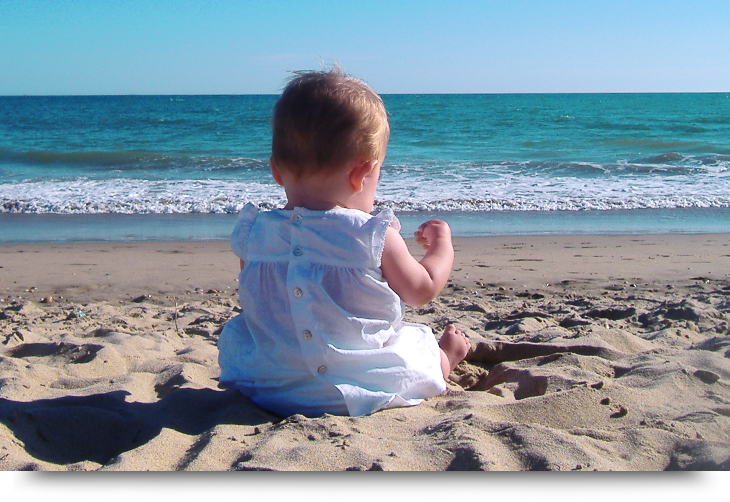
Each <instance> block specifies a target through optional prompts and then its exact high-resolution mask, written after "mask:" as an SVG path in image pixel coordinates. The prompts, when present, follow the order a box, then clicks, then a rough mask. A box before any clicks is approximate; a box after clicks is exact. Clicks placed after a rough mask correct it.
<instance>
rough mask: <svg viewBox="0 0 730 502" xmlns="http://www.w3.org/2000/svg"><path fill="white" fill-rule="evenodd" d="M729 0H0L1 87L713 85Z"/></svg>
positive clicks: (723, 52) (719, 85)
mask: <svg viewBox="0 0 730 502" xmlns="http://www.w3.org/2000/svg"><path fill="white" fill-rule="evenodd" d="M728 20H730V2H728V1H727V0H720V1H703V0H695V1H692V2H689V1H681V2H680V1H671V0H665V1H654V0H632V1H622V0H604V1H594V0H583V1H567V0H563V1H561V0H544V1H537V0H532V1H530V0H523V1H520V0H512V1H507V0H502V1H497V0H491V1H490V0H484V1H458V0H447V1H443V2H430V1H420V2H416V1H400V0H389V1H375V0H373V1H360V2H355V1H306V0H300V1H276V0H270V1H253V0H251V1H245V0H239V1H224V0H221V1H215V0H210V1H184V0H179V1H162V0H142V1H135V0H129V1H115V0H107V1H104V0H98V1H83V0H76V1H61V0H57V1H44V0H31V1H28V0H20V1H16V0H0V95H18V94H31V95H33V94H35V95H37V94H259V93H263V94H268V93H278V92H279V91H280V89H281V87H282V85H283V83H284V80H285V79H286V78H287V75H288V73H287V72H288V71H289V70H298V69H319V68H321V67H322V65H323V63H324V64H327V63H331V62H333V61H337V62H339V63H340V64H341V65H342V66H343V67H344V69H345V70H346V71H347V72H348V73H351V74H354V75H356V76H358V77H361V78H363V79H365V80H366V81H368V82H369V83H370V84H371V85H372V86H373V87H374V88H375V90H376V91H378V92H381V93H443V92H446V93H460V92H477V93H482V92H487V93H491V92H708V91H709V92H712V91H721V92H726V91H729V90H730V32H729V31H728V29H727V24H728Z"/></svg>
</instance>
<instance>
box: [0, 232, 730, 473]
mask: <svg viewBox="0 0 730 502" xmlns="http://www.w3.org/2000/svg"><path fill="white" fill-rule="evenodd" d="M411 244H412V243H411ZM455 248H456V263H455V266H454V271H453V273H452V276H451V282H450V283H449V285H448V287H447V288H446V289H445V290H444V291H443V292H442V294H441V295H440V296H439V297H438V298H437V299H436V300H434V301H433V302H431V303H430V304H428V305H426V306H424V307H421V308H417V309H409V313H408V318H407V320H409V321H413V322H420V323H425V324H428V325H430V326H431V327H432V328H433V329H434V332H435V333H436V334H437V335H440V333H441V331H442V329H443V326H444V325H446V324H448V323H454V324H456V325H457V327H459V328H460V329H461V330H463V331H464V332H465V333H466V334H467V336H468V337H469V339H470V341H471V345H472V349H471V351H470V353H469V355H468V356H467V360H466V361H465V362H463V363H461V364H460V365H459V366H458V367H457V369H456V370H455V372H454V374H453V375H452V377H451V381H450V382H448V390H447V391H446V393H444V394H442V395H441V396H438V397H435V398H432V399H429V400H427V401H425V402H424V403H422V404H421V405H419V406H416V407H412V408H400V409H392V410H386V411H382V412H377V413H375V414H373V415H370V416H365V417H358V418H350V417H340V416H330V415H326V416H324V417H320V418H305V417H304V416H301V415H294V416H291V417H285V418H283V419H282V418H281V417H276V416H273V415H271V414H269V413H267V412H265V411H263V410H261V409H260V408H258V407H257V406H256V405H254V404H253V403H251V402H250V401H249V400H248V399H247V398H245V397H244V396H242V395H240V394H238V393H237V392H235V391H230V390H224V389H221V388H219V387H218V381H217V378H218V375H219V371H220V370H219V368H218V365H217V356H218V352H217V349H216V341H217V338H218V334H219V332H220V329H221V327H222V325H223V324H224V323H225V322H226V321H227V320H228V319H230V318H231V317H232V316H234V315H235V314H236V313H237V311H238V310H239V309H238V299H237V296H236V287H237V283H236V275H237V271H238V261H237V259H236V258H235V256H234V255H233V254H232V253H231V252H230V250H229V247H228V243H227V242H184V243H98V244H47V245H13V246H0V300H1V301H0V470H42V471H46V470H48V471H56V470H61V471H84V470H108V471H120V470H121V471H130V470H131V471H142V470H157V471H168V470H202V471H224V470H287V471H292V470H294V471H311V470H328V471H329V470H340V471H343V470H384V471H425V470H437V471H438V470H496V471H505V470H510V471H511V470H561V471H570V470H580V471H593V470H599V471H608V470H619V471H637V470H639V471H658V470H667V469H668V470H729V469H730V234H703V235H626V236H600V235H575V236H519V237H484V238H459V239H455ZM414 253H415V254H418V251H417V250H414Z"/></svg>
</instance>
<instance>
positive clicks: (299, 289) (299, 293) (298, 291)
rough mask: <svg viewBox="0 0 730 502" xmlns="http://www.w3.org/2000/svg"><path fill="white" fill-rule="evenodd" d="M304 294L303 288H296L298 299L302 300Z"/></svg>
mask: <svg viewBox="0 0 730 502" xmlns="http://www.w3.org/2000/svg"><path fill="white" fill-rule="evenodd" d="M303 294H304V293H303V292H302V290H301V288H294V296H296V297H297V298H301V297H302V295H303Z"/></svg>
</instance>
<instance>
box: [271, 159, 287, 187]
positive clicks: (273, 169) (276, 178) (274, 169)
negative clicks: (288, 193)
mask: <svg viewBox="0 0 730 502" xmlns="http://www.w3.org/2000/svg"><path fill="white" fill-rule="evenodd" d="M269 166H270V167H271V175H272V176H273V177H274V181H276V183H277V184H278V185H280V186H284V182H283V179H282V177H281V172H280V171H279V168H278V167H276V164H275V163H274V159H273V158H272V157H269Z"/></svg>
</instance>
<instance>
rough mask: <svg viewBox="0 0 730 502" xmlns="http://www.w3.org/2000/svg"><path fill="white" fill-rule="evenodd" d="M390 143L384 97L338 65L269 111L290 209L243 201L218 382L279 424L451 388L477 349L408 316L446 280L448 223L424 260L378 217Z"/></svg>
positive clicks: (274, 162)
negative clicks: (233, 309)
mask: <svg viewBox="0 0 730 502" xmlns="http://www.w3.org/2000/svg"><path fill="white" fill-rule="evenodd" d="M389 136H390V126H389V124H388V117H387V114H386V111H385V106H384V105H383V102H382V100H381V99H380V96H378V95H377V94H376V93H375V92H374V91H373V90H372V89H370V87H368V86H367V85H366V84H365V83H363V82H361V81H359V80H357V79H354V78H351V77H348V76H346V75H344V74H343V73H342V71H341V70H339V69H338V68H335V69H333V70H330V71H325V72H312V73H300V74H298V75H297V76H296V77H295V78H294V79H293V80H291V81H290V82H289V84H288V85H287V87H286V89H285V90H284V92H283V94H282V96H281V97H280V98H279V100H278V101H277V103H276V106H275V107H274V115H273V138H272V155H271V161H270V163H271V173H272V175H273V177H274V179H275V180H276V182H277V183H278V184H279V185H282V186H283V187H284V189H285V191H286V196H287V204H286V206H285V207H284V208H283V209H276V210H272V211H266V212H259V210H258V209H257V208H256V207H255V206H253V205H252V204H248V205H246V206H245V207H244V208H243V210H242V211H241V214H240V216H239V219H238V222H237V224H236V227H235V229H234V231H233V235H232V236H231V247H232V248H233V251H234V253H235V254H236V255H237V256H238V257H239V258H240V259H241V273H240V275H239V279H238V281H239V298H240V301H241V309H242V313H241V314H240V315H238V316H236V317H234V318H233V319H232V320H231V321H229V322H228V323H227V324H226V325H225V327H224V329H223V331H222V333H221V335H220V340H219V342H218V347H219V351H220V354H219V363H220V367H221V377H220V382H221V383H222V384H224V385H229V386H233V387H235V388H237V389H239V390H240V391H241V392H242V393H243V394H245V395H246V396H249V397H250V399H251V400H252V401H254V402H255V403H256V404H258V405H259V406H261V407H262V408H264V409H266V410H269V411H271V412H273V413H276V414H278V415H281V416H289V415H292V414H296V413H301V414H304V415H307V416H320V415H322V414H324V413H330V414H336V415H351V416H359V415H366V414H369V413H373V412H375V411H377V410H381V409H385V408H392V407H397V406H413V405H417V404H418V403H420V402H421V401H422V400H423V399H424V398H428V397H432V396H436V395H438V394H440V393H441V392H443V391H444V390H445V389H446V383H445V379H446V378H447V377H448V375H449V373H451V371H452V370H453V369H454V367H455V366H456V365H457V364H458V363H459V362H460V361H461V360H462V359H463V358H464V357H465V356H466V353H467V352H468V350H469V342H468V341H467V339H466V337H465V336H464V335H463V333H461V332H460V331H459V330H457V329H455V327H454V326H452V325H449V326H446V328H445V330H444V333H443V335H442V336H441V339H440V341H439V343H438V344H437V343H436V340H435V338H434V335H433V333H432V331H431V329H430V328H429V327H427V326H424V325H420V324H412V323H407V322H404V321H403V314H404V310H405V307H404V305H403V302H406V303H408V304H409V305H414V306H419V305H423V304H425V303H428V302H430V301H431V300H432V299H433V298H435V297H436V295H438V293H439V292H440V291H441V289H443V287H444V286H445V284H446V281H447V280H448V277H449V274H450V273H451V266H452V264H453V260H454V250H453V246H452V242H451V230H450V229H449V226H448V225H447V224H446V223H445V222H443V221H438V220H431V221H428V222H426V223H424V224H423V225H421V226H420V227H419V228H418V231H417V232H416V233H415V237H416V241H417V242H418V243H419V244H421V245H423V247H424V248H425V249H426V250H427V251H426V253H425V255H424V257H423V259H422V260H421V261H420V262H419V261H416V259H415V258H413V256H411V254H410V253H409V251H408V248H407V247H406V243H405V241H404V240H403V238H402V237H401V236H400V234H399V232H398V230H399V228H400V225H399V223H398V220H397V219H396V218H395V216H394V215H393V212H392V211H391V210H389V209H386V210H384V211H381V212H380V213H378V214H377V215H376V216H372V215H370V211H372V209H373V203H374V198H375V187H376V184H377V182H378V178H379V176H380V167H381V165H382V163H383V160H384V158H385V151H386V147H387V144H388V139H389Z"/></svg>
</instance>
